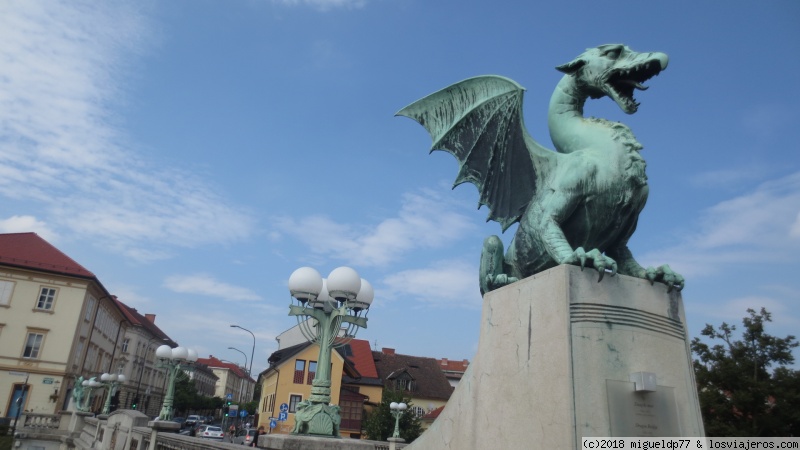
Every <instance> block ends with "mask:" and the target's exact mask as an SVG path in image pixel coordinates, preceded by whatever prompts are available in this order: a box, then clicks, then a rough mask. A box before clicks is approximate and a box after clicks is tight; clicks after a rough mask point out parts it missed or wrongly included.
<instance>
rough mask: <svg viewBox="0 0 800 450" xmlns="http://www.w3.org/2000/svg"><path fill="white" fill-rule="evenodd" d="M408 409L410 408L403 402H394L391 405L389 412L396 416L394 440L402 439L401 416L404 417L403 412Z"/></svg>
mask: <svg viewBox="0 0 800 450" xmlns="http://www.w3.org/2000/svg"><path fill="white" fill-rule="evenodd" d="M406 408H408V405H406V404H405V403H402V402H400V403H396V402H392V403H390V404H389V410H390V411H389V412H391V413H392V415H393V416H394V434H393V435H392V437H393V438H399V437H400V416H402V415H403V411H405V410H406Z"/></svg>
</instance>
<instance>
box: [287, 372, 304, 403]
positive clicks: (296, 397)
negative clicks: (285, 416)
mask: <svg viewBox="0 0 800 450" xmlns="http://www.w3.org/2000/svg"><path fill="white" fill-rule="evenodd" d="M304 362H305V361H304ZM302 401H303V396H302V395H290V396H289V412H290V413H292V414H294V413H295V412H297V404H298V403H300V402H302Z"/></svg>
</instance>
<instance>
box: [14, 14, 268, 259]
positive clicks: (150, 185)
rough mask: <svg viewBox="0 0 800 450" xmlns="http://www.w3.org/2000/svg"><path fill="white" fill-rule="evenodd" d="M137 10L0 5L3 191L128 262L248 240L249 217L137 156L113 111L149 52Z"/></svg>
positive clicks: (204, 187) (180, 174) (197, 182)
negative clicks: (140, 59)
mask: <svg viewBox="0 0 800 450" xmlns="http://www.w3.org/2000/svg"><path fill="white" fill-rule="evenodd" d="M138 8H140V6H139V4H138V3H131V4H124V3H121V2H120V3H117V2H114V3H101V4H98V3H96V2H80V1H51V2H36V1H31V2H5V3H3V4H0V42H3V45H1V46H0V61H2V63H1V64H0V124H2V125H0V143H2V145H3V152H2V153H0V192H2V195H3V196H5V197H7V198H12V199H19V200H24V201H26V202H28V203H29V204H33V205H36V206H38V208H40V210H41V211H42V213H41V215H42V216H43V218H40V219H39V220H41V221H45V222H46V223H48V224H49V226H50V227H51V228H53V229H55V230H57V231H58V232H60V233H63V234H66V233H68V232H72V233H79V234H81V235H83V236H85V237H88V238H90V239H92V240H94V241H95V242H97V243H98V244H100V245H103V246H106V247H111V248H114V249H115V250H117V251H120V252H124V253H126V254H127V255H128V256H129V257H132V258H136V259H154V258H164V257H168V256H169V251H168V248H170V247H172V246H196V245H201V244H207V243H216V242H221V241H232V240H238V239H242V238H244V237H247V236H248V235H249V234H250V233H251V232H252V229H253V226H254V225H253V220H252V219H251V218H250V217H249V214H248V213H247V212H246V211H243V210H242V209H238V208H236V207H231V206H228V202H226V201H224V199H222V198H221V197H220V196H219V195H216V194H215V193H214V190H215V189H214V187H213V186H209V185H208V183H207V182H206V181H205V180H202V179H200V178H198V177H197V176H195V175H193V174H190V173H188V172H185V171H181V170H179V169H176V168H174V167H160V166H158V165H157V164H156V163H154V162H151V161H147V160H144V159H142V158H141V157H140V155H138V154H137V152H136V151H135V144H133V143H132V142H130V141H129V139H128V138H127V136H126V134H125V132H124V131H123V130H122V128H121V127H120V126H119V125H118V124H119V123H120V122H121V121H120V118H119V117H118V116H117V113H116V112H115V110H114V108H116V107H119V106H120V105H123V104H124V101H125V95H126V90H125V88H126V86H125V80H126V79H127V78H128V75H129V72H128V70H130V69H131V68H132V67H133V65H132V64H130V61H132V60H134V59H135V57H136V56H137V55H138V54H139V53H142V52H144V51H145V50H146V49H148V48H149V46H150V45H151V43H150V42H148V41H147V38H146V36H148V35H149V34H150V33H149V32H148V26H149V24H148V18H147V16H146V14H145V12H144V11H142V10H140V9H138Z"/></svg>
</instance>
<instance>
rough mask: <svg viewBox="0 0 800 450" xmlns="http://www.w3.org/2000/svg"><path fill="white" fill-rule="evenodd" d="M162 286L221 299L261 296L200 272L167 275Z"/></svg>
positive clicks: (259, 297) (247, 298)
mask: <svg viewBox="0 0 800 450" xmlns="http://www.w3.org/2000/svg"><path fill="white" fill-rule="evenodd" d="M164 287H166V288H167V289H169V290H171V291H173V292H178V293H181V294H197V295H204V296H208V297H218V298H221V299H223V300H245V301H252V300H261V296H260V295H258V294H256V293H255V292H253V291H252V290H250V289H247V288H243V287H239V286H234V285H232V284H228V283H225V282H222V281H218V280H216V279H214V277H213V276H211V275H207V274H202V273H199V274H194V275H173V276H170V277H167V278H166V279H165V280H164Z"/></svg>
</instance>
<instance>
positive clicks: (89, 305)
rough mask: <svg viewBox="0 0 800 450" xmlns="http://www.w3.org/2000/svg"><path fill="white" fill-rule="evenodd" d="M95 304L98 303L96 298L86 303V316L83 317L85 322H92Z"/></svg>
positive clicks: (90, 298)
mask: <svg viewBox="0 0 800 450" xmlns="http://www.w3.org/2000/svg"><path fill="white" fill-rule="evenodd" d="M95 303H97V300H96V299H95V298H94V297H89V301H88V302H87V303H86V315H85V316H83V320H85V321H87V322H89V321H91V320H92V314H93V313H94V305H95Z"/></svg>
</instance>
